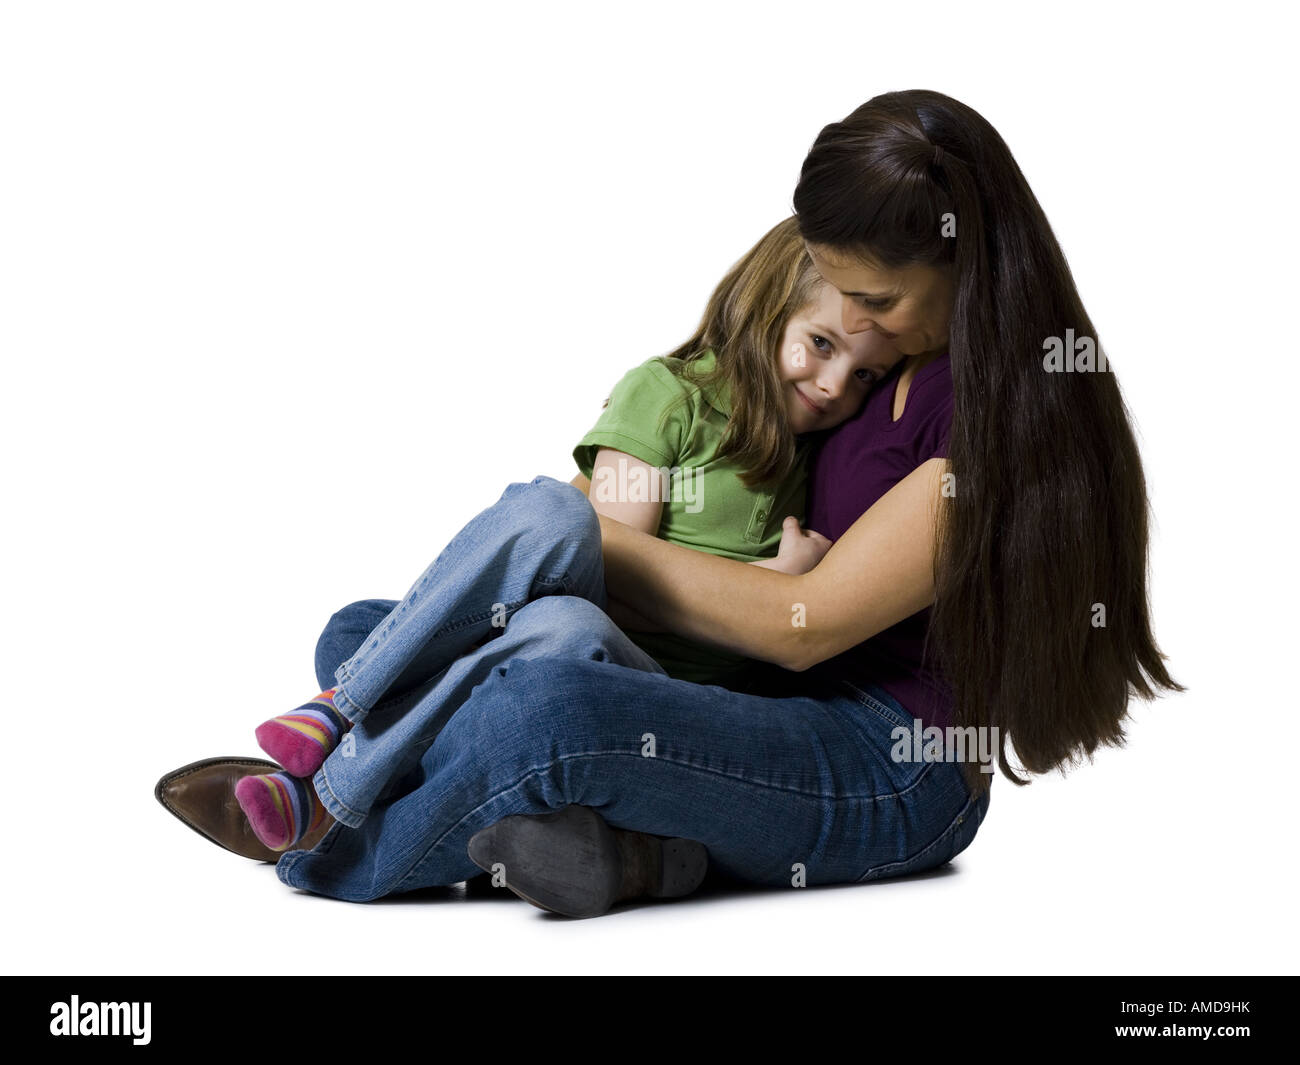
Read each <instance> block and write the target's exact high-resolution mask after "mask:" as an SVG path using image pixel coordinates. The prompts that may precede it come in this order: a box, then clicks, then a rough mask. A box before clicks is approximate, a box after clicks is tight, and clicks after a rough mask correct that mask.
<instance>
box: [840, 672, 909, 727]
mask: <svg viewBox="0 0 1300 1065" xmlns="http://www.w3.org/2000/svg"><path fill="white" fill-rule="evenodd" d="M840 683H841V684H842V685H844V688H845V690H846V691H847V693H848V695H849V696H850V697H851V698H852V699H854V700H856V701H857V702H859V703H861V704H862V705H863V706H864V707H866V708H867V709H868V710H870V711H871V712H872V713H873V714H875V715H876V716H877V717H879V718H880V719H881V720H883V721H884V722H885V723H886V724H888V725H889V726H890V727H891V728H894V727H898V726H901V727H903V728H905V729H907V730H908V732H911V731H912V727H913V725H915V724H916V719H915V718H914V717H913V716H912V715H911V714H909V713H908V712H907V710H905V709H904V708H903V705H902V704H901V703H900V702H899V701H898V700H897V699H895V698H894V697H893V696H892V695H890V694H889V693H888V692H887V691H885V690H884V689H883V688H877V687H876V686H875V685H869V686H868V687H866V688H862V687H859V686H858V685H856V684H853V683H851V682H849V681H847V680H844V681H841V682H840Z"/></svg>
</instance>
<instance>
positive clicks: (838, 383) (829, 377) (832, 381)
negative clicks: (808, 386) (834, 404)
mask: <svg viewBox="0 0 1300 1065" xmlns="http://www.w3.org/2000/svg"><path fill="white" fill-rule="evenodd" d="M845 377H846V373H845V371H843V370H836V369H834V368H832V367H827V368H826V370H825V372H824V373H822V374H821V375H820V376H819V377H818V378H817V387H818V389H820V390H821V393H822V395H824V396H825V397H826V398H827V399H828V400H836V399H839V398H840V396H842V395H843V394H844V383H845Z"/></svg>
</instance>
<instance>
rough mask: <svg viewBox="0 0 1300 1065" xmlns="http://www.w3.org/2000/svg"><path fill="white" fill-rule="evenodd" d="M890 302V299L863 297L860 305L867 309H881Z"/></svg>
mask: <svg viewBox="0 0 1300 1065" xmlns="http://www.w3.org/2000/svg"><path fill="white" fill-rule="evenodd" d="M891 302H892V301H891V300H873V299H867V298H866V297H863V300H862V306H864V307H866V308H867V310H869V311H883V310H884V309H885V308H886V307H888V306H889V304H890V303H891Z"/></svg>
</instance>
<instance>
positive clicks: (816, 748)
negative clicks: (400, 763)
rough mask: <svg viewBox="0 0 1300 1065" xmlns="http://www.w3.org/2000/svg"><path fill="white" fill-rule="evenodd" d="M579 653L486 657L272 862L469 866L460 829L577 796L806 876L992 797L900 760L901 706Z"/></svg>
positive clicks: (323, 889)
mask: <svg viewBox="0 0 1300 1065" xmlns="http://www.w3.org/2000/svg"><path fill="white" fill-rule="evenodd" d="M605 653H606V651H605V648H604V647H603V646H601V645H600V644H595V645H593V646H592V647H590V648H589V649H588V653H587V654H586V655H585V656H580V655H570V656H567V657H563V658H540V659H528V658H513V659H511V660H510V661H509V662H507V663H505V664H502V665H498V666H495V667H493V668H492V669H491V671H490V672H489V674H488V676H487V678H486V679H485V680H484V681H483V683H482V684H480V685H479V686H478V687H476V688H475V689H474V691H473V693H472V694H471V695H470V697H469V698H468V699H467V700H466V701H465V703H464V704H463V705H462V706H461V707H460V708H459V710H457V712H456V713H455V714H454V715H452V716H451V718H450V720H449V721H448V722H447V724H446V727H445V728H443V730H442V732H441V733H440V734H439V736H438V738H437V740H436V741H435V742H434V743H433V744H432V745H431V746H430V747H429V748H428V749H427V750H426V751H425V752H424V754H423V756H422V757H421V759H420V761H419V763H418V765H416V766H415V767H413V769H412V770H411V772H410V773H409V774H408V775H407V777H406V778H405V779H403V780H401V781H400V787H399V788H397V789H395V791H394V792H393V794H392V795H391V796H389V797H387V798H386V799H385V800H383V801H382V802H381V803H380V804H378V805H377V806H376V807H375V810H374V811H373V812H372V815H371V816H370V817H369V818H367V819H366V821H365V822H364V823H363V824H362V825H361V826H360V827H359V828H357V829H346V828H340V827H338V826H336V827H335V828H333V829H331V831H330V833H329V834H328V835H327V836H326V837H325V839H324V840H322V842H321V843H320V844H319V845H318V846H317V848H316V849H315V850H313V851H291V852H289V853H287V854H285V855H284V856H283V857H282V858H281V859H280V861H279V863H278V864H277V865H276V875H277V876H278V877H279V878H280V880H281V881H282V882H283V883H285V884H288V885H290V886H292V887H297V888H301V889H303V890H307V891H311V892H314V893H317V894H321V895H328V896H331V897H334V898H339V899H346V900H350V901H367V900H370V899H375V898H379V897H382V896H384V895H388V894H391V893H395V892H403V891H411V890H414V889H417V888H421V887H426V886H430V885H439V884H452V883H456V882H458V881H461V880H465V879H467V878H469V877H472V876H474V875H475V874H477V873H478V872H479V870H478V867H477V866H476V865H475V864H474V863H473V862H472V861H471V860H470V858H469V857H468V855H467V853H466V847H467V844H468V842H469V839H470V837H471V836H473V835H474V834H475V833H476V832H478V831H479V830H480V829H483V828H485V827H487V826H489V825H492V824H494V823H495V822H497V821H499V820H500V819H501V818H503V817H507V816H509V815H511V814H538V813H548V812H551V811H554V810H558V809H561V808H563V807H565V806H567V805H571V804H579V805H584V806H588V807H591V808H593V809H595V810H596V811H597V812H599V813H600V814H601V815H602V816H603V817H604V818H605V820H606V821H607V822H608V823H609V824H610V825H611V826H613V827H615V828H622V829H628V830H633V831H639V832H645V833H650V834H653V835H658V836H670V837H682V838H685V839H691V840H698V841H700V842H701V843H703V844H705V846H706V847H707V848H708V850H709V855H710V861H711V863H712V864H713V866H714V867H715V868H716V869H718V870H719V871H720V872H721V873H723V874H724V875H726V876H730V877H734V878H736V879H739V880H743V881H747V882H750V883H755V884H766V885H771V886H800V885H804V884H808V885H812V884H830V883H844V882H853V881H860V880H869V879H875V878H877V877H881V876H895V875H901V874H904V873H910V872H916V871H919V870H921V869H927V868H931V867H934V866H937V865H942V864H943V863H944V862H946V861H948V860H949V859H950V858H952V857H953V856H954V855H955V854H957V853H958V852H959V851H961V850H962V849H963V848H965V847H966V846H967V845H969V843H970V842H971V840H972V839H973V837H974V833H975V829H976V828H977V827H978V825H979V823H980V821H981V820H982V818H983V816H984V813H985V811H986V810H987V808H988V796H987V794H986V795H984V796H983V797H982V798H980V799H979V800H978V801H976V800H974V799H972V797H971V796H970V795H969V793H968V792H967V790H966V787H965V784H964V782H963V780H962V776H961V772H960V766H958V765H957V764H955V763H949V762H929V763H926V762H922V763H912V762H896V761H894V759H893V758H892V757H891V750H892V749H893V748H894V746H895V742H896V741H895V738H894V736H893V735H892V733H893V731H894V730H895V729H898V728H900V727H906V728H909V729H910V726H911V719H910V717H908V715H906V713H904V712H903V711H902V710H901V709H900V708H898V707H897V706H896V704H893V705H890V704H889V703H887V702H886V701H883V700H880V701H878V700H874V699H872V700H868V701H862V700H857V699H854V698H852V697H850V696H849V695H828V696H826V697H822V698H813V697H808V696H803V697H794V698H784V699H774V698H765V697H760V696H754V695H748V694H743V693H740V692H733V691H729V690H727V689H725V688H721V687H716V686H702V685H695V684H690V683H687V682H685V681H678V680H673V679H671V678H669V677H665V676H663V675H660V674H654V673H647V672H643V671H640V670H636V669H629V668H627V667H625V666H619V665H616V664H613V663H610V662H608V661H602V660H601V656H602V655H604V654H605Z"/></svg>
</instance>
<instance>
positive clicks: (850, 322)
mask: <svg viewBox="0 0 1300 1065" xmlns="http://www.w3.org/2000/svg"><path fill="white" fill-rule="evenodd" d="M840 322H841V324H842V325H843V326H844V332H846V333H861V332H864V331H866V330H868V329H870V328H871V327H872V326H873V325H875V324H876V323H875V322H873V321H872V320H871V318H870V317H869V316H868V315H867V313H866V311H864V310H863V309H862V308H861V307H859V306H858V305H857V304H856V303H854V302H853V300H851V299H850V298H849V297H848V296H845V297H844V300H843V302H842V303H841V304H840Z"/></svg>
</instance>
